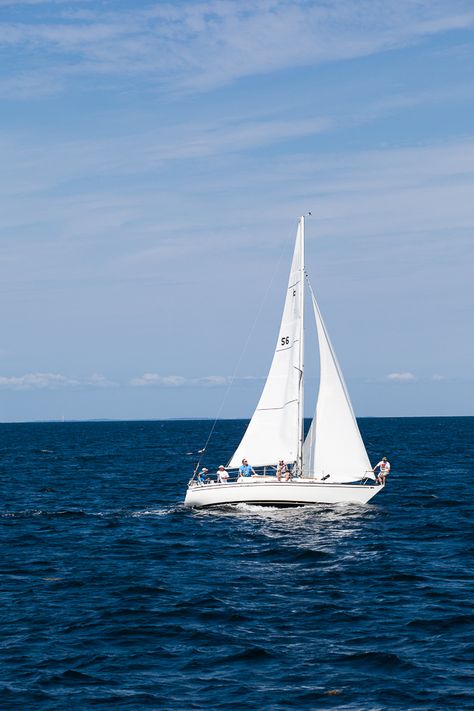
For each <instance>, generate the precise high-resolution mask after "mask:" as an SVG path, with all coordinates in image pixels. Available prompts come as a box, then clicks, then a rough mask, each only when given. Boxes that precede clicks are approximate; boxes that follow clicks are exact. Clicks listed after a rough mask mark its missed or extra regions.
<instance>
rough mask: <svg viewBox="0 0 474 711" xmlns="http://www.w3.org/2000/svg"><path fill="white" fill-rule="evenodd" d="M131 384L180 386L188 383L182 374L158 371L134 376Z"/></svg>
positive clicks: (141, 385)
mask: <svg viewBox="0 0 474 711" xmlns="http://www.w3.org/2000/svg"><path fill="white" fill-rule="evenodd" d="M130 385H134V386H139V387H150V386H161V387H163V386H164V387H172V388H175V387H179V386H181V385H186V378H183V377H182V376H181V375H158V373H144V374H143V375H142V376H141V377H139V378H132V380H130Z"/></svg>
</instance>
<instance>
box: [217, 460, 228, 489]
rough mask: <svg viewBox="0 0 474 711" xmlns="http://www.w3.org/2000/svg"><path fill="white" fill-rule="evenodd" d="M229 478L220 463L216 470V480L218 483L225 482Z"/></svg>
mask: <svg viewBox="0 0 474 711" xmlns="http://www.w3.org/2000/svg"><path fill="white" fill-rule="evenodd" d="M228 479H229V473H228V472H227V471H226V469H225V468H224V466H223V465H222V464H221V465H220V467H219V469H218V470H217V481H218V483H219V484H227V481H228Z"/></svg>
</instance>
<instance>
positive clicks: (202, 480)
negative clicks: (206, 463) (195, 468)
mask: <svg viewBox="0 0 474 711" xmlns="http://www.w3.org/2000/svg"><path fill="white" fill-rule="evenodd" d="M208 471H209V469H206V467H203V468H202V469H201V471H200V472H199V474H198V477H197V479H198V482H199V483H200V484H207V483H209V477H208V476H207V473H208Z"/></svg>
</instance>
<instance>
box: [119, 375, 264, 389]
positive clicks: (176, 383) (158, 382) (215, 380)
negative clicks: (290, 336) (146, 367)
mask: <svg viewBox="0 0 474 711" xmlns="http://www.w3.org/2000/svg"><path fill="white" fill-rule="evenodd" d="M244 379H245V380H248V379H254V378H253V377H252V376H244V377H243V378H238V380H244ZM231 380H232V378H231V377H230V376H228V375H204V376H201V377H198V378H185V377H184V376H182V375H159V374H158V373H144V374H143V375H142V376H141V377H138V378H132V379H131V380H130V381H129V384H130V385H133V386H138V387H181V386H184V385H186V386H193V387H205V388H208V387H211V388H212V387H222V386H223V385H228V384H229V383H230V382H231Z"/></svg>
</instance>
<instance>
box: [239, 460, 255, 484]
mask: <svg viewBox="0 0 474 711" xmlns="http://www.w3.org/2000/svg"><path fill="white" fill-rule="evenodd" d="M252 474H256V472H255V469H254V468H253V467H251V466H250V464H249V463H248V461H247V460H246V459H242V464H241V465H240V467H239V478H238V479H237V481H242V480H243V477H249V476H252Z"/></svg>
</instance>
